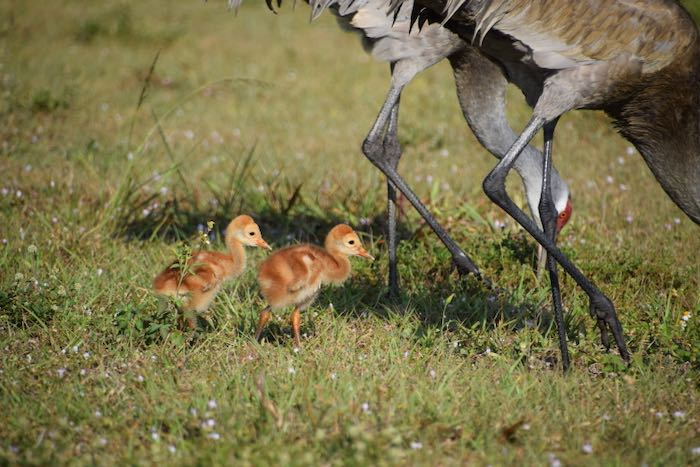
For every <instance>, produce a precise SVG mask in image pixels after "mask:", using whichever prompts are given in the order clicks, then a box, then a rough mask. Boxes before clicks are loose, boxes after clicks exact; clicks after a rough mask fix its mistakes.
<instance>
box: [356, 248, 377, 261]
mask: <svg viewBox="0 0 700 467" xmlns="http://www.w3.org/2000/svg"><path fill="white" fill-rule="evenodd" d="M357 256H362V257H363V258H368V259H371V260H372V261H374V256H372V255H370V254H369V253H367V250H365V249H364V248H362V247H360V248H359V249H358V250H357Z"/></svg>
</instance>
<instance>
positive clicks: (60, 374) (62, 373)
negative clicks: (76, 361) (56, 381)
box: [56, 368, 66, 378]
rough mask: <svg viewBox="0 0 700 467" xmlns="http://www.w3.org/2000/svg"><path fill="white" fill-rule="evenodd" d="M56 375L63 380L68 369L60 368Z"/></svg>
mask: <svg viewBox="0 0 700 467" xmlns="http://www.w3.org/2000/svg"><path fill="white" fill-rule="evenodd" d="M56 374H57V375H58V377H59V378H63V377H64V376H65V375H66V369H65V368H59V369H58V370H56Z"/></svg>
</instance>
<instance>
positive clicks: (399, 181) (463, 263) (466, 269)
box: [362, 82, 491, 286]
mask: <svg viewBox="0 0 700 467" xmlns="http://www.w3.org/2000/svg"><path fill="white" fill-rule="evenodd" d="M402 88H403V86H397V85H395V83H393V82H392V86H391V88H390V89H389V92H388V94H387V97H386V100H385V101H384V105H383V106H382V108H381V109H380V111H379V114H378V115H377V119H376V120H375V122H374V125H373V126H372V128H371V130H370V131H369V134H368V135H367V137H366V138H365V140H364V142H363V144H362V152H363V153H364V154H365V156H366V157H367V158H368V159H369V160H370V162H372V164H374V165H375V166H376V167H377V168H379V170H381V171H382V173H384V175H385V176H386V177H387V179H388V180H389V182H390V183H391V184H392V185H393V186H394V187H395V188H396V189H398V190H399V191H400V192H401V193H402V194H403V196H404V197H405V198H406V199H407V200H408V201H409V202H410V203H411V204H412V205H413V207H414V208H415V209H416V210H417V211H418V213H419V214H420V215H421V217H423V219H425V221H426V222H427V223H428V225H429V226H430V228H431V229H432V230H433V232H435V234H436V235H437V236H438V238H440V240H441V241H442V243H444V244H445V246H446V247H447V249H448V250H449V252H450V253H451V254H452V259H453V261H454V264H455V266H456V267H457V271H458V272H459V273H460V274H466V273H472V274H474V276H476V277H477V278H482V276H481V272H480V271H479V269H478V268H477V267H476V265H475V264H474V262H473V261H472V259H471V258H470V257H469V256H468V255H467V254H466V253H465V252H464V251H463V250H462V249H461V248H460V247H459V246H458V245H457V244H456V243H455V241H454V240H452V238H451V237H450V236H449V235H448V234H447V232H445V229H444V228H443V227H442V226H441V225H440V224H439V223H438V222H437V220H436V219H435V217H433V215H432V214H431V213H430V211H428V209H427V208H426V207H425V205H424V204H423V203H422V202H421V201H420V199H419V198H418V196H417V195H416V194H415V193H414V192H413V190H412V189H411V188H410V187H409V186H408V184H407V183H406V181H405V180H404V179H403V178H402V177H401V176H400V175H399V173H398V172H397V170H396V167H394V165H393V164H392V163H391V161H390V160H389V158H388V157H387V153H386V151H385V146H384V144H383V140H382V134H383V132H384V130H385V128H386V126H387V122H388V121H389V119H390V117H391V114H392V111H393V108H394V107H395V106H396V105H397V104H398V101H399V97H400V95H401V90H402ZM397 111H398V110H397ZM482 279H483V280H484V281H485V282H486V284H487V285H488V286H491V284H490V281H488V280H487V279H485V278H482Z"/></svg>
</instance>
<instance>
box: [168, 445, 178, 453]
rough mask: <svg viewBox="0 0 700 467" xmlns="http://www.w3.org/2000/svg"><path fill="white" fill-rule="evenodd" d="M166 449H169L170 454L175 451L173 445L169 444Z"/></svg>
mask: <svg viewBox="0 0 700 467" xmlns="http://www.w3.org/2000/svg"><path fill="white" fill-rule="evenodd" d="M168 451H170V454H175V451H177V448H176V447H175V446H174V445H172V444H169V445H168Z"/></svg>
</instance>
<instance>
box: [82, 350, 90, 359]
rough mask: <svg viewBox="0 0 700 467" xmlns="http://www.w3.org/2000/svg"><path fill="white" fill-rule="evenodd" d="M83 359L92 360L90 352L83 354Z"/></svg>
mask: <svg viewBox="0 0 700 467" xmlns="http://www.w3.org/2000/svg"><path fill="white" fill-rule="evenodd" d="M83 358H84V359H85V360H87V359H88V358H90V352H83Z"/></svg>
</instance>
